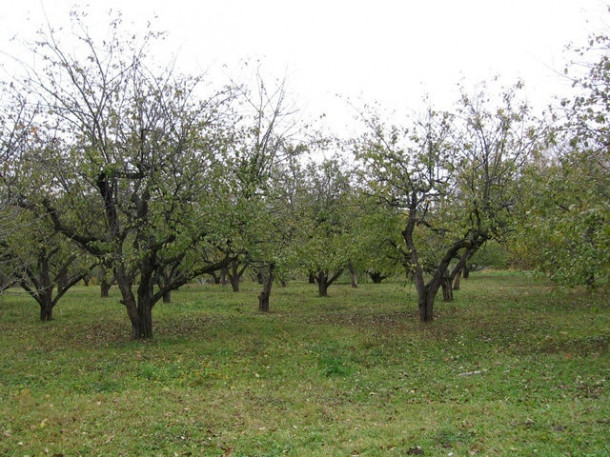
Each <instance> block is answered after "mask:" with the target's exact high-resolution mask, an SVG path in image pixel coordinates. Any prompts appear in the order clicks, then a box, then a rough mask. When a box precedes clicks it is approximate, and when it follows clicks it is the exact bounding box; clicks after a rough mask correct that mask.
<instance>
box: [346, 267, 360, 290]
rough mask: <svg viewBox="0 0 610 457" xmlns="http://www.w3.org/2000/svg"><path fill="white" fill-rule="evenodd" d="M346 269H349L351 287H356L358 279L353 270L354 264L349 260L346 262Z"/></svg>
mask: <svg viewBox="0 0 610 457" xmlns="http://www.w3.org/2000/svg"><path fill="white" fill-rule="evenodd" d="M347 269H348V271H349V277H350V281H351V283H352V287H353V288H354V289H356V288H357V287H358V279H357V277H356V270H354V265H353V264H352V262H349V263H348V264H347Z"/></svg>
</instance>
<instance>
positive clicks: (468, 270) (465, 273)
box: [462, 265, 470, 279]
mask: <svg viewBox="0 0 610 457" xmlns="http://www.w3.org/2000/svg"><path fill="white" fill-rule="evenodd" d="M469 276H470V268H468V265H464V271H463V275H462V277H463V278H464V279H468V277H469Z"/></svg>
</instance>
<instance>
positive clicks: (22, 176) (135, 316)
mask: <svg viewBox="0 0 610 457" xmlns="http://www.w3.org/2000/svg"><path fill="white" fill-rule="evenodd" d="M72 19H73V24H72V29H71V30H70V31H69V32H72V33H73V34H74V35H73V36H69V38H71V39H74V38H76V39H77V40H78V42H79V43H81V46H82V47H81V48H79V49H76V50H74V51H72V50H70V48H69V47H68V45H67V44H65V43H64V42H63V41H62V39H64V38H65V36H64V35H63V34H62V33H69V32H58V31H54V30H48V31H46V32H43V33H42V34H41V37H40V40H39V41H38V42H37V44H36V45H35V47H34V49H33V50H32V51H33V53H34V55H35V56H36V57H37V58H38V59H39V60H40V62H42V67H41V68H30V67H27V66H25V71H26V74H25V76H23V78H22V79H16V80H15V81H13V82H12V83H11V87H12V88H14V90H16V91H21V92H23V93H25V94H26V102H27V106H28V110H29V113H30V114H29V116H30V118H31V119H32V122H31V123H30V126H29V127H28V129H27V132H26V133H25V134H26V141H25V142H24V146H23V147H22V148H13V149H12V150H11V151H10V154H11V155H10V157H9V159H10V161H9V166H8V168H7V172H6V173H5V177H4V181H5V183H6V184H7V185H10V186H12V190H11V195H12V199H13V201H14V202H15V203H16V204H19V205H20V206H22V207H25V208H28V209H31V210H32V211H34V212H35V213H45V214H46V215H47V217H49V218H50V219H51V221H52V223H53V226H54V229H55V230H56V231H57V232H60V233H61V234H63V235H64V236H66V237H67V238H69V239H70V240H72V241H73V242H75V243H77V244H78V245H79V246H80V247H81V248H82V249H84V250H86V251H87V252H88V253H90V254H91V255H93V256H95V257H97V258H98V259H99V261H100V262H103V263H104V264H105V265H107V267H108V268H110V269H112V270H113V272H114V276H115V279H116V281H117V285H118V286H119V289H120V290H121V293H122V302H123V303H124V305H125V307H126V310H127V314H128V316H129V318H130V321H131V323H132V335H133V337H134V338H140V337H150V336H152V317H151V310H152V307H153V306H154V304H155V303H156V302H157V301H158V300H159V299H160V298H161V297H162V296H163V295H164V294H166V293H167V292H168V291H170V290H172V289H175V288H177V287H179V286H180V285H182V284H184V283H185V282H186V281H188V280H189V279H190V278H191V277H194V276H197V275H199V274H201V273H204V272H206V271H211V270H214V269H218V268H220V267H221V266H222V264H223V261H222V260H221V259H219V258H211V259H210V258H208V254H210V253H212V252H214V251H213V250H212V249H211V248H212V247H214V246H218V245H219V244H222V242H223V241H224V240H222V239H220V238H219V237H218V236H213V235H212V234H213V233H214V234H215V233H218V231H217V230H215V227H216V226H217V225H218V224H221V223H222V221H220V220H219V219H218V216H219V211H220V208H221V207H222V206H221V204H222V202H223V198H222V196H221V195H218V194H217V193H216V190H217V188H216V187H215V186H214V183H216V182H218V181H219V178H220V172H219V167H218V162H219V161H218V159H219V153H220V151H222V149H223V148H224V147H225V135H224V132H223V129H222V128H221V127H222V124H221V122H220V121H221V119H222V115H223V109H224V105H225V103H226V100H227V97H229V94H227V93H225V92H222V91H221V92H216V93H214V94H213V95H212V96H210V97H209V98H200V97H199V96H197V95H196V91H197V88H198V86H199V83H200V78H193V77H186V76H180V75H176V74H174V73H173V70H172V69H171V68H168V69H160V70H159V69H157V68H153V67H150V66H147V65H146V62H147V55H146V52H147V50H148V48H149V46H150V43H151V42H152V41H153V40H155V39H159V38H160V35H159V34H157V33H154V32H152V31H148V33H146V34H145V35H144V37H143V38H142V40H141V41H139V37H137V36H133V37H130V36H126V35H125V32H124V31H123V28H122V25H121V22H120V16H119V17H115V18H114V19H112V20H111V22H110V30H109V33H108V35H107V36H106V37H104V38H103V39H102V40H100V41H96V40H94V38H93V37H92V36H91V35H90V34H89V33H88V31H87V27H86V22H85V18H84V17H83V16H81V15H80V14H78V13H75V14H74V15H73V16H72ZM161 278H163V280H162V281H161ZM136 284H137V290H136V291H135V293H134V287H136ZM156 284H161V288H160V289H159V290H155V287H156Z"/></svg>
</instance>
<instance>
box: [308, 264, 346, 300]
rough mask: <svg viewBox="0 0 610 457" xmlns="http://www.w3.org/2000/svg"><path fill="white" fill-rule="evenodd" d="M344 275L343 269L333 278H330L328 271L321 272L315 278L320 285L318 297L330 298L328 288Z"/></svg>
mask: <svg viewBox="0 0 610 457" xmlns="http://www.w3.org/2000/svg"><path fill="white" fill-rule="evenodd" d="M342 273H343V268H342V269H340V270H338V271H337V272H336V273H335V274H334V275H333V276H331V277H330V278H329V276H328V275H329V273H328V271H320V272H318V274H317V276H314V278H315V281H316V283H317V284H318V295H319V296H320V297H328V288H329V287H330V286H331V285H332V283H334V282H335V281H336V280H337V278H339V276H341V274H342Z"/></svg>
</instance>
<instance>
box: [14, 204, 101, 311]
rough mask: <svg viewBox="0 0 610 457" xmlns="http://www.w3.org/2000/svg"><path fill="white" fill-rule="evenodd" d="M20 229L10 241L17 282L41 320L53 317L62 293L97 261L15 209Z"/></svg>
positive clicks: (32, 217)
mask: <svg viewBox="0 0 610 457" xmlns="http://www.w3.org/2000/svg"><path fill="white" fill-rule="evenodd" d="M18 212H19V213H20V214H18V215H17V217H18V218H19V230H18V231H16V232H14V233H13V234H12V236H11V237H10V238H11V239H10V240H9V246H12V254H13V256H14V259H15V261H16V267H17V268H16V275H17V278H18V283H19V285H20V286H21V287H22V288H23V289H24V290H25V291H26V292H27V293H28V294H29V295H30V296H31V297H32V298H34V300H36V302H37V303H38V305H39V306H40V320H41V321H50V320H52V319H53V309H54V308H55V306H56V305H57V303H58V302H59V300H60V299H61V298H62V297H63V296H64V294H65V293H66V292H67V291H68V290H69V289H70V288H71V287H72V286H74V285H76V284H77V283H78V282H80V281H81V280H82V279H83V278H84V277H85V276H86V275H87V274H88V273H89V271H91V269H92V268H93V266H94V265H95V264H96V262H95V261H94V260H93V259H91V258H90V256H87V255H86V254H85V253H83V252H79V249H78V247H77V246H74V245H73V243H71V242H70V241H69V240H68V239H66V238H65V237H63V236H61V234H59V233H57V232H56V231H54V230H53V228H52V227H50V225H49V223H48V221H44V220H40V218H37V217H36V216H34V215H32V214H30V213H29V211H24V210H21V211H18Z"/></svg>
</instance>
